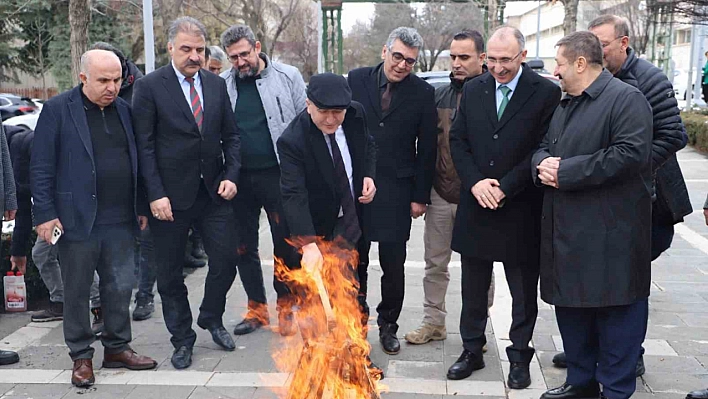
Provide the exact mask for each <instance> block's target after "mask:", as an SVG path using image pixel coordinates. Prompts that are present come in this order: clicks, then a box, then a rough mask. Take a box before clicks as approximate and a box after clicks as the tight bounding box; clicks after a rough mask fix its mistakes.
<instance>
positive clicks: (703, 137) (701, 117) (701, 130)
mask: <svg viewBox="0 0 708 399" xmlns="http://www.w3.org/2000/svg"><path fill="white" fill-rule="evenodd" d="M681 118H682V119H683V124H684V125H685V126H686V133H687V134H688V144H689V145H691V146H692V147H694V148H695V149H696V150H698V151H701V152H708V114H706V112H705V111H704V112H697V111H693V112H682V113H681Z"/></svg>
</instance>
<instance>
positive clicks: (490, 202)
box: [448, 27, 560, 389]
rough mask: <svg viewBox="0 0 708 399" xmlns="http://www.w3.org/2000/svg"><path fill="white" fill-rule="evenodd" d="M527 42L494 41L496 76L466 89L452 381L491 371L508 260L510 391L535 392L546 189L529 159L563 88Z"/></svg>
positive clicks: (505, 33)
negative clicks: (493, 291) (494, 298)
mask: <svg viewBox="0 0 708 399" xmlns="http://www.w3.org/2000/svg"><path fill="white" fill-rule="evenodd" d="M525 58H526V50H525V49H524V36H523V34H522V33H521V32H519V31H518V29H515V28H511V27H501V28H499V29H497V30H496V31H495V32H494V33H493V34H492V36H491V38H490V39H489V42H488V43H487V65H488V66H489V73H486V74H484V75H482V76H480V77H477V78H475V79H474V80H472V81H471V82H469V83H467V84H466V85H465V87H464V89H463V94H462V99H461V101H460V108H459V111H458V114H457V117H456V118H455V122H454V123H453V126H452V130H451V131H450V149H451V152H452V159H453V161H454V163H455V168H456V169H457V173H458V174H459V176H460V179H461V180H462V188H461V191H460V196H461V197H460V205H459V207H458V210H457V215H456V219H455V227H454V230H453V236H452V249H453V250H454V251H456V252H459V253H460V254H461V255H462V315H461V317H460V335H461V336H462V342H463V346H464V352H463V353H462V356H460V358H459V359H458V361H457V362H456V363H455V364H454V365H453V366H452V367H450V369H449V371H448V378H450V379H462V378H467V377H468V376H469V375H470V374H471V373H472V372H473V371H474V370H477V369H480V368H483V367H484V361H483V360H482V347H483V346H484V344H485V343H486V342H487V341H486V337H485V335H484V331H485V328H486V325H487V290H488V289H489V284H490V281H491V275H492V264H493V262H495V261H500V262H504V271H505V272H506V277H507V281H508V283H509V289H510V291H511V295H512V297H513V304H512V306H513V308H512V318H513V322H512V325H511V329H510V331H509V337H510V338H511V342H512V345H511V346H509V347H507V348H506V352H507V355H508V358H509V362H511V368H510V371H509V384H508V385H509V387H510V388H514V389H522V388H526V387H527V386H529V384H530V383H531V377H530V375H529V363H530V362H531V359H532V358H533V354H534V349H533V348H531V347H529V345H528V344H529V342H530V341H531V337H532V335H533V329H534V326H535V324H536V315H537V314H538V307H537V305H536V287H537V285H538V273H539V271H538V267H539V265H538V256H539V255H538V254H539V252H538V251H539V241H538V235H539V231H540V225H539V221H540V207H541V192H540V190H538V189H537V188H535V187H534V186H533V182H532V180H531V178H530V175H529V173H530V172H531V165H530V161H531V154H532V153H533V151H534V150H535V149H536V148H537V146H538V143H539V142H540V141H541V137H542V136H543V134H544V133H545V132H546V129H547V127H548V123H549V121H550V117H551V114H552V113H553V110H554V109H555V107H556V105H557V104H558V101H559V100H560V90H559V89H558V87H557V86H556V85H554V84H553V83H551V82H550V81H548V80H547V79H544V78H542V77H540V76H539V75H538V74H536V73H535V72H534V71H533V70H531V69H530V68H529V67H528V66H526V65H525V64H524V63H523V61H524V59H525Z"/></svg>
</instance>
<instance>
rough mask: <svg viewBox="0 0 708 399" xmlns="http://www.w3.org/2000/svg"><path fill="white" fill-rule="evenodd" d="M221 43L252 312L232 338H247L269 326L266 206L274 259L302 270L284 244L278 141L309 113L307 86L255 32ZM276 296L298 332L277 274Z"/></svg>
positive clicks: (232, 32)
mask: <svg viewBox="0 0 708 399" xmlns="http://www.w3.org/2000/svg"><path fill="white" fill-rule="evenodd" d="M221 45H222V46H224V49H225V50H226V54H227V56H228V59H229V61H230V62H231V65H232V66H233V68H231V69H230V70H228V71H226V72H224V73H222V74H221V77H222V78H224V79H225V80H226V87H227V89H228V92H229V98H230V100H231V111H232V112H233V113H234V114H235V115H236V126H237V127H238V131H239V135H240V137H241V185H240V187H239V188H240V190H239V193H238V194H237V195H236V198H234V203H233V204H234V212H235V214H236V225H237V228H238V233H239V234H238V239H239V241H240V242H239V244H238V248H239V260H238V269H239V271H240V273H241V282H242V283H243V288H244V289H245V291H246V295H247V296H248V313H247V314H246V316H245V317H244V319H243V321H241V322H240V323H239V324H237V325H236V328H234V334H236V335H244V334H249V333H251V332H253V331H255V330H256V329H258V328H261V327H262V326H264V325H268V324H269V316H268V306H267V303H266V302H267V301H266V292H265V287H264V285H263V271H262V269H261V259H260V256H259V254H258V228H259V226H258V224H259V223H258V219H259V218H260V214H261V209H262V208H265V211H266V213H267V215H268V222H269V223H270V232H271V237H272V238H273V247H274V248H273V252H274V254H273V255H274V256H275V257H276V258H278V259H281V260H282V261H283V262H285V264H286V265H288V266H289V267H299V265H300V256H299V254H298V253H297V252H296V251H295V248H293V247H292V246H290V245H289V244H288V243H287V242H286V238H288V237H289V236H290V233H289V232H288V225H287V222H286V220H285V218H284V217H283V209H282V203H281V202H282V201H281V195H280V167H279V158H278V156H279V155H278V151H277V148H276V143H277V141H278V138H280V135H281V134H282V133H283V130H284V129H285V128H286V127H287V126H288V124H289V123H290V121H291V120H293V118H295V116H296V115H298V114H299V113H300V112H301V111H302V110H304V109H305V82H304V81H303V80H302V76H300V72H299V71H298V70H297V68H295V67H292V66H290V65H285V64H281V63H279V62H274V61H271V60H270V59H269V58H268V56H267V55H265V53H262V52H261V42H259V41H258V40H256V37H255V35H254V34H253V31H252V30H251V28H249V27H248V26H246V25H234V26H232V27H230V28H229V29H227V30H226V31H225V32H224V33H223V34H222V35H221ZM273 288H275V292H276V293H277V295H278V299H277V304H278V306H277V310H278V329H279V331H280V334H281V335H292V334H294V333H295V330H294V325H293V313H292V310H291V307H292V303H291V298H290V297H289V296H290V294H289V291H288V288H287V287H286V286H285V284H284V283H283V282H281V281H279V280H278V277H277V273H276V274H275V275H274V276H273Z"/></svg>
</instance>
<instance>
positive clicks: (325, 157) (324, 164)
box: [308, 118, 336, 196]
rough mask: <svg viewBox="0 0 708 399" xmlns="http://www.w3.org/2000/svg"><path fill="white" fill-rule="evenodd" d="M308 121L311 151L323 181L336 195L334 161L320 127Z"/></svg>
mask: <svg viewBox="0 0 708 399" xmlns="http://www.w3.org/2000/svg"><path fill="white" fill-rule="evenodd" d="M308 119H309V118H308ZM309 123H310V135H309V138H310V145H311V146H312V153H313V154H314V156H315V160H316V161H317V163H318V164H319V166H320V170H321V171H322V175H323V177H324V180H325V182H326V183H327V185H328V186H329V187H330V189H331V190H332V195H335V196H336V191H335V187H334V161H332V155H330V153H329V147H327V143H325V138H324V135H323V134H322V132H321V131H320V129H318V128H317V127H316V126H315V124H314V123H312V121H309Z"/></svg>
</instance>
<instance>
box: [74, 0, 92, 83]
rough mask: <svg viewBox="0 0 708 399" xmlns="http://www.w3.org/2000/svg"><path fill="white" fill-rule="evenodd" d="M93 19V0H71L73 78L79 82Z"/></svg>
mask: <svg viewBox="0 0 708 399" xmlns="http://www.w3.org/2000/svg"><path fill="white" fill-rule="evenodd" d="M90 21H91V0H69V25H70V26H71V35H70V37H69V44H70V46H71V80H72V82H73V84H74V85H77V84H79V72H80V71H81V55H82V54H83V53H84V52H85V51H86V50H87V49H88V27H89V22H90Z"/></svg>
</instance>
